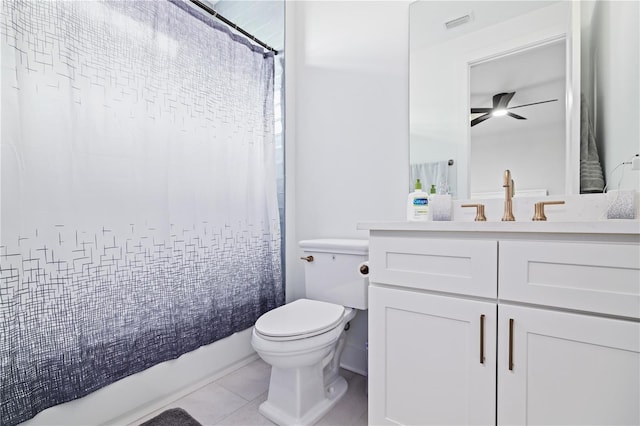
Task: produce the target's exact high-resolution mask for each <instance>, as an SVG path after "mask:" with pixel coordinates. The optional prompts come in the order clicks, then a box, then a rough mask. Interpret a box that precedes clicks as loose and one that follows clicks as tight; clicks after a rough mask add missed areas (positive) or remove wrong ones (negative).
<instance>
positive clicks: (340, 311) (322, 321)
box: [251, 239, 369, 425]
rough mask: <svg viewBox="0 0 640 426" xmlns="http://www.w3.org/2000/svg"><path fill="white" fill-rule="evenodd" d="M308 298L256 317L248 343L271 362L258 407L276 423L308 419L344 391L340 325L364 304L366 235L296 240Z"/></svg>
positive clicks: (302, 422)
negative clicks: (264, 395) (263, 397)
mask: <svg viewBox="0 0 640 426" xmlns="http://www.w3.org/2000/svg"><path fill="white" fill-rule="evenodd" d="M300 248H301V249H302V251H303V253H304V255H303V257H302V259H303V260H306V263H305V285H306V297H307V298H306V299H299V300H296V301H294V302H291V303H288V304H286V305H283V306H280V307H279V308H276V309H273V310H271V311H269V312H267V313H265V314H264V315H262V316H261V317H260V318H258V321H256V324H255V327H254V329H253V334H252V336H251V344H252V345H253V348H254V349H255V350H256V352H257V353H258V355H260V357H261V358H262V359H263V360H264V361H265V362H267V363H268V364H270V365H271V381H270V383H269V397H268V399H267V400H266V401H265V402H263V403H262V404H261V405H260V408H259V411H260V413H261V414H262V415H263V416H265V417H267V418H268V419H269V420H271V421H273V422H275V423H277V424H279V425H311V424H314V423H315V422H317V421H318V420H319V419H320V418H321V417H322V416H323V415H324V414H326V413H327V411H329V410H330V409H331V407H333V406H334V405H335V404H336V403H337V402H338V400H339V399H340V398H341V397H342V396H343V395H344V393H345V392H346V391H347V381H346V380H345V379H344V378H343V377H342V376H340V375H339V368H340V355H341V354H342V349H343V348H344V340H345V336H344V328H345V326H346V324H347V323H348V322H349V321H350V320H352V319H353V318H354V317H355V316H356V313H357V310H365V309H367V306H368V305H367V303H368V298H367V295H368V288H367V287H368V285H369V282H368V279H367V278H366V277H363V276H362V275H361V274H360V269H359V266H360V264H361V263H362V262H364V261H366V260H367V255H368V252H369V245H368V241H367V240H339V239H323V240H306V241H300Z"/></svg>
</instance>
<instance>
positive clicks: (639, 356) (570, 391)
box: [498, 304, 640, 425]
mask: <svg viewBox="0 0 640 426" xmlns="http://www.w3.org/2000/svg"><path fill="white" fill-rule="evenodd" d="M510 331H511V332H510ZM510 346H511V350H510ZM510 353H511V361H510V357H509V354H510ZM638 401H640V324H639V323H638V322H634V321H624V320H618V319H612V318H603V317H595V316H587V315H580V314H573V313H567V312H557V311H548V310H544V309H535V308H525V307H520V306H508V305H502V304H500V305H499V306H498V424H502V425H518V424H522V425H524V424H574V425H576V424H580V425H589V424H591V425H596V424H597V425H604V424H606V425H614V424H625V425H631V424H635V425H637V424H640V407H639V404H638Z"/></svg>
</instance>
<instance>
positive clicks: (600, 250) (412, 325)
mask: <svg viewBox="0 0 640 426" xmlns="http://www.w3.org/2000/svg"><path fill="white" fill-rule="evenodd" d="M500 225H502V224H494V225H488V226H485V227H484V228H483V230H481V231H477V230H475V231H473V232H468V231H466V230H464V229H460V230H458V229H456V228H455V226H456V225H454V224H446V225H439V224H428V225H425V224H422V225H416V226H415V229H408V228H407V226H410V225H406V224H405V225H397V226H395V227H394V225H393V224H380V225H378V226H369V227H368V228H367V229H369V230H370V246H369V263H370V276H369V280H370V289H369V423H370V424H373V425H378V424H414V425H428V424H438V425H444V424H456V425H461V424H501V425H515V424H580V425H585V424H635V425H637V424H640V408H639V407H640V322H639V319H640V244H639V243H640V238H639V237H640V233H638V232H637V231H635V229H637V228H635V229H634V228H631V230H632V232H626V231H625V232H617V233H602V232H591V233H589V232H576V230H575V229H573V231H572V228H571V226H568V228H567V229H566V231H565V232H546V233H544V232H543V233H539V232H531V231H525V232H522V231H518V228H517V225H515V224H511V225H507V226H502V227H500ZM522 225H529V224H522ZM438 226H444V227H446V228H445V229H444V230H441V229H439V228H438ZM465 226H468V224H467V225H465ZM575 227H577V228H578V229H582V228H580V226H578V225H576V226H575ZM461 228H464V227H461ZM505 228H507V229H509V231H503V230H502V229H505ZM523 228H524V229H525V230H527V229H529V228H526V227H525V226H523ZM540 228H541V227H540V226H537V228H536V229H540ZM625 229H626V228H625Z"/></svg>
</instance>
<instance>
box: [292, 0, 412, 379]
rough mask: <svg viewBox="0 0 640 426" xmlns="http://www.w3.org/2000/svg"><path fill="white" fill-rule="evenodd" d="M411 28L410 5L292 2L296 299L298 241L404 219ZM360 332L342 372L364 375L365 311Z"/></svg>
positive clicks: (351, 335) (353, 336)
mask: <svg viewBox="0 0 640 426" xmlns="http://www.w3.org/2000/svg"><path fill="white" fill-rule="evenodd" d="M408 24H409V2H408V1H355V2H350V1H339V2H338V1H305V2H287V3H286V41H285V42H286V46H285V50H286V58H285V87H286V89H285V93H286V105H285V126H286V127H285V145H286V148H285V150H286V200H287V202H286V203H287V204H286V209H287V211H286V239H287V247H286V250H287V257H286V286H287V300H288V301H291V300H295V299H298V298H300V297H303V296H304V294H305V289H304V281H303V280H304V271H303V265H302V262H301V261H300V259H299V257H300V251H299V249H298V244H297V242H298V241H299V240H302V239H310V238H327V237H337V238H339V237H342V238H363V239H364V238H367V237H368V234H367V233H366V232H364V231H358V230H357V229H356V225H357V223H358V222H361V221H367V220H403V219H404V217H405V202H406V194H407V181H408V179H409V154H408V152H409V123H408V117H409V112H408V107H409V101H408V93H409V89H408V76H409V70H408V63H409V59H408V54H409V50H408V43H409V34H408V26H409V25H408ZM351 325H352V327H351V329H350V331H349V332H348V333H347V345H346V348H345V352H344V354H343V357H342V361H343V362H342V365H343V367H346V368H349V369H351V370H353V371H356V372H360V373H364V372H366V356H365V342H366V339H367V316H366V314H364V313H361V314H359V315H358V316H357V317H356V318H355V319H354V320H353V321H352V324H351Z"/></svg>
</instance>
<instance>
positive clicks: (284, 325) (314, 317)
mask: <svg viewBox="0 0 640 426" xmlns="http://www.w3.org/2000/svg"><path fill="white" fill-rule="evenodd" d="M343 315H344V307H343V306H340V305H336V304H333V303H328V302H320V301H318V300H309V299H298V300H296V301H295V302H291V303H287V304H286V305H282V306H280V307H279V308H276V309H273V310H271V311H269V312H267V313H265V314H264V315H262V316H261V317H260V318H258V321H256V325H255V328H256V331H258V333H260V334H262V335H263V336H267V337H280V338H282V337H294V336H301V335H306V336H307V337H309V335H317V334H320V333H323V332H325V331H328V330H331V329H332V328H334V327H335V326H336V325H338V324H339V323H340V322H341V321H342V316H343Z"/></svg>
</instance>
